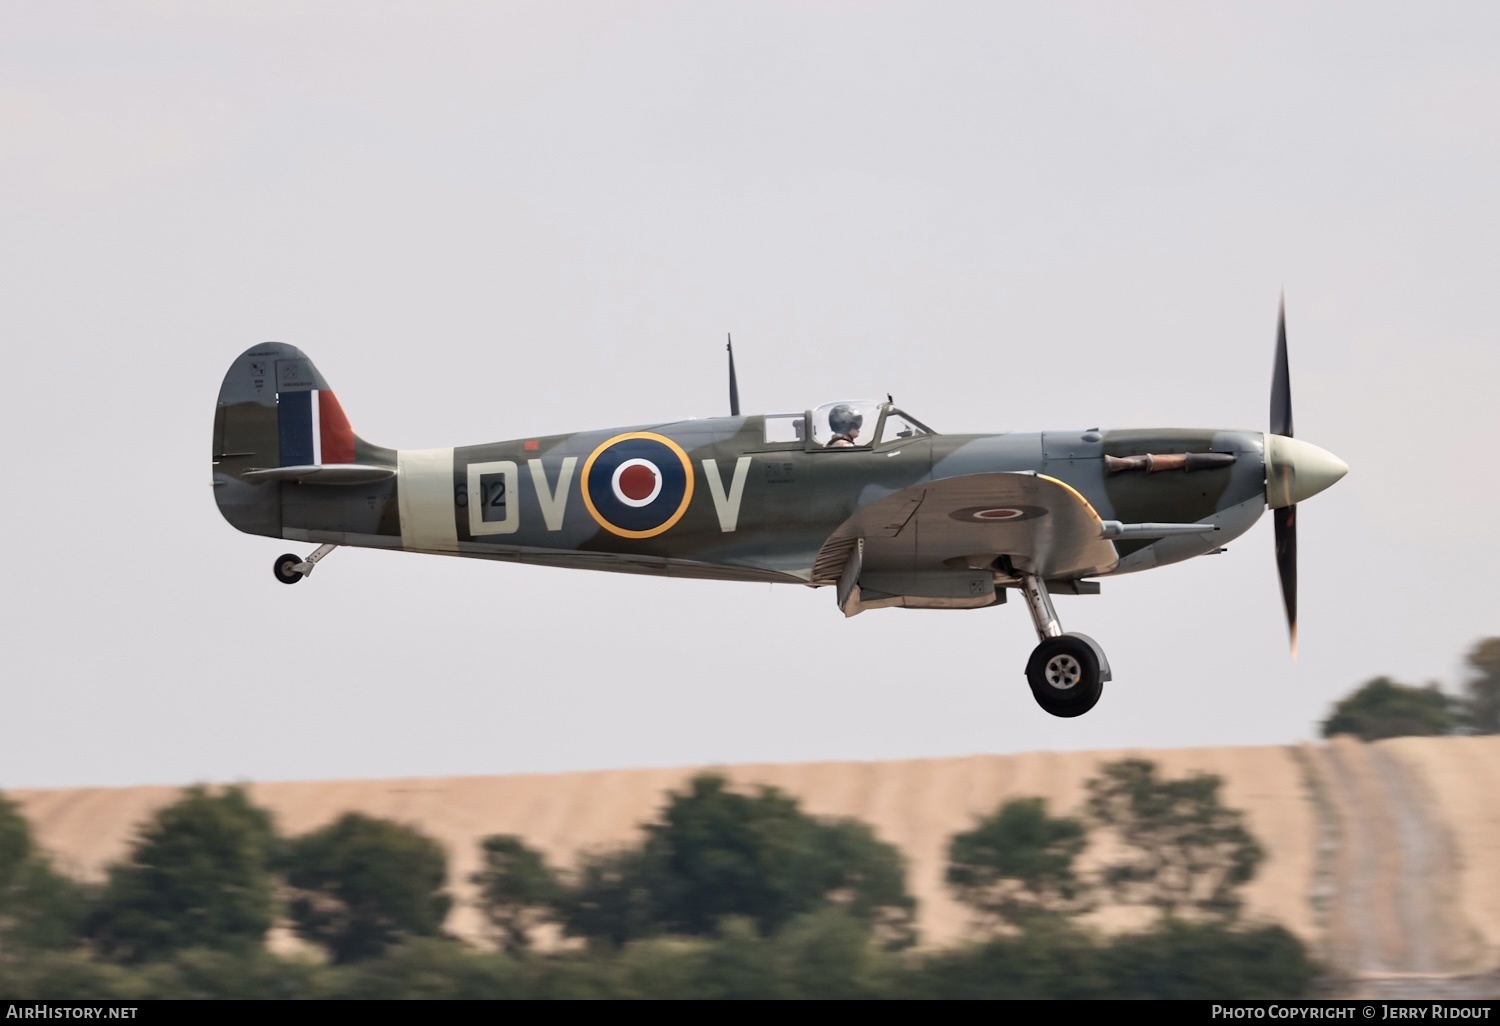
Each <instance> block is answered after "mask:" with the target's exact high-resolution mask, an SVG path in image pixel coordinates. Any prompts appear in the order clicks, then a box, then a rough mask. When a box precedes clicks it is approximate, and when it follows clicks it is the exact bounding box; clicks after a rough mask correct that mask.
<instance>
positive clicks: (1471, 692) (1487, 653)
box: [1463, 638, 1500, 734]
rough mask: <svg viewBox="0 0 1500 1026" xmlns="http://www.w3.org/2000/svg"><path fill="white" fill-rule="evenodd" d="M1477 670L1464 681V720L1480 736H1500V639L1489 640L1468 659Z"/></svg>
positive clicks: (1481, 644) (1479, 644)
mask: <svg viewBox="0 0 1500 1026" xmlns="http://www.w3.org/2000/svg"><path fill="white" fill-rule="evenodd" d="M1466 661H1467V662H1468V664H1469V667H1470V668H1471V669H1472V671H1473V676H1471V677H1470V678H1469V679H1468V680H1467V681H1466V682H1464V692H1465V694H1464V698H1463V710H1464V720H1465V722H1466V724H1467V725H1468V727H1469V728H1470V729H1471V730H1474V731H1477V732H1478V733H1480V734H1500V638H1485V639H1484V640H1483V641H1481V642H1479V643H1478V644H1477V645H1475V646H1474V650H1473V651H1471V652H1470V653H1469V656H1468V659H1467V660H1466Z"/></svg>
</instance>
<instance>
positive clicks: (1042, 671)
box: [1026, 634, 1104, 717]
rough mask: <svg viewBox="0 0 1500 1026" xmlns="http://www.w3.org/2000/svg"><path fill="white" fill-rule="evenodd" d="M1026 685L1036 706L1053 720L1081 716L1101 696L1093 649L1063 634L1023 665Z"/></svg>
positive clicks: (1099, 678) (1101, 680) (1097, 664)
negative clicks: (1049, 714) (1024, 666)
mask: <svg viewBox="0 0 1500 1026" xmlns="http://www.w3.org/2000/svg"><path fill="white" fill-rule="evenodd" d="M1026 681H1027V683H1029V684H1030V685H1031V695H1032V697H1033V698H1035V699H1036V704H1037V705H1039V706H1041V707H1042V709H1043V710H1045V711H1046V712H1048V713H1051V714H1052V715H1053V716H1063V717H1072V716H1082V715H1083V714H1084V713H1086V712H1088V711H1089V710H1090V709H1092V708H1093V707H1094V706H1095V705H1097V704H1098V702H1099V696H1100V695H1101V694H1103V693H1104V679H1103V674H1102V673H1101V672H1100V669H1099V657H1098V656H1096V655H1095V654H1094V648H1093V646H1092V645H1090V644H1089V643H1088V642H1086V641H1083V640H1081V639H1079V638H1075V637H1070V636H1069V635H1066V634H1064V635H1062V636H1061V637H1056V638H1048V639H1047V640H1046V641H1044V642H1042V643H1041V644H1040V645H1038V646H1037V647H1036V649H1035V650H1034V651H1033V652H1032V653H1031V659H1030V661H1029V662H1027V664H1026Z"/></svg>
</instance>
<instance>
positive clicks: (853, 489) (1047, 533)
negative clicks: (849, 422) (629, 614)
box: [213, 343, 1267, 615]
mask: <svg viewBox="0 0 1500 1026" xmlns="http://www.w3.org/2000/svg"><path fill="white" fill-rule="evenodd" d="M306 392H317V393H318V394H319V396H322V397H323V398H322V399H321V402H322V403H323V405H322V407H320V408H321V409H322V410H323V411H324V412H323V418H324V419H323V423H324V425H325V427H324V429H323V430H324V431H325V432H327V431H329V430H335V431H337V430H345V431H346V433H347V437H351V438H352V456H350V454H348V453H345V459H344V460H343V461H342V462H343V463H346V464H349V465H350V466H349V467H346V468H345V469H344V470H343V471H338V470H337V468H334V471H335V473H342V474H343V475H344V478H343V480H340V481H339V483H321V482H320V481H319V480H318V477H319V474H318V473H317V472H316V468H314V467H308V468H305V469H306V471H307V473H306V475H305V476H301V471H287V470H286V469H285V468H286V462H285V460H284V458H283V457H284V454H285V452H286V446H287V441H286V439H285V438H284V437H283V436H284V435H285V433H286V430H287V429H286V428H285V424H284V422H283V420H282V419H280V418H279V416H278V397H280V401H281V402H282V403H286V404H289V405H288V407H287V408H288V409H290V408H291V406H290V404H291V403H292V402H293V400H295V401H296V402H299V403H304V404H305V402H306V397H304V396H300V395H299V393H306ZM314 398H315V399H317V398H318V397H316V396H315V397H314ZM890 410H891V408H890V407H889V406H885V407H884V408H883V409H882V411H881V414H882V416H883V415H884V414H885V413H886V412H887V411H890ZM341 417H342V415H341V413H339V412H338V408H337V402H336V400H331V397H330V396H329V387H328V384H327V382H326V381H325V380H324V379H323V377H322V376H321V374H319V373H318V371H317V368H316V367H314V366H313V364H312V362H311V360H309V359H308V358H307V357H306V356H305V355H304V354H303V353H302V352H301V351H300V350H298V349H296V348H294V347H292V346H288V345H283V344H280V343H267V344H264V345H259V346H255V347H253V348H251V349H249V350H247V351H246V352H245V353H243V354H242V355H241V356H240V357H239V358H238V359H236V360H235V361H234V363H233V365H232V366H231V367H230V369H229V372H228V374H227V375H226V376H225V378H224V384H223V387H222V389H221V390H220V393H219V401H218V408H217V411H216V415H215V420H214V453H213V461H214V468H213V477H214V481H213V483H214V494H215V498H216V500H217V502H218V506H219V509H220V511H221V512H222V513H223V515H224V517H225V519H227V520H228V521H229V522H230V523H231V524H232V525H234V526H235V527H236V528H238V529H239V530H241V531H245V532H247V533H250V534H259V535H265V536H267V537H273V538H289V539H294V540H297V541H301V542H313V543H330V544H337V545H350V546H365V547H374V548H388V549H406V550H408V551H414V552H430V553H440V554H447V555H457V556H470V557H478V558H483V559H500V560H512V561H517V562H527V563H538V564H545V565H550V566H561V567H578V568H583V569H591V570H611V571H622V572H628V573H647V574H660V575H665V576H671V577H693V578H707V579H715V580H730V581H767V582H781V583H789V584H803V585H811V586H829V585H834V584H836V583H837V582H838V580H839V577H840V574H841V573H842V572H843V571H844V570H845V568H846V566H848V564H849V559H850V553H851V551H852V550H853V546H854V544H855V535H859V536H860V537H865V538H869V539H870V547H869V548H868V549H865V550H863V551H864V558H863V563H862V566H859V567H857V568H856V569H858V571H859V582H858V583H859V584H860V586H861V587H862V589H863V591H864V594H865V602H864V606H863V608H873V607H875V606H878V605H882V604H884V605H903V606H915V607H943V608H974V607H977V606H984V605H991V604H994V603H996V602H1000V601H1004V599H1005V588H1007V587H1014V586H1016V584H1017V582H1018V580H1019V574H1020V573H1021V571H1023V570H1024V571H1026V572H1031V573H1036V574H1039V575H1042V576H1045V577H1046V578H1047V580H1048V586H1049V587H1051V588H1053V589H1054V590H1062V591H1074V592H1079V591H1088V590H1091V589H1089V588H1088V586H1087V585H1083V586H1080V585H1078V584H1077V583H1076V582H1078V581H1079V580H1080V579H1082V578H1085V577H1101V576H1108V575H1111V574H1119V573H1129V572H1133V571H1138V570H1145V569H1149V568H1151V567H1154V566H1161V565H1164V564H1167V563H1174V562H1178V561H1180V560H1184V559H1188V558H1191V557H1193V556H1198V555H1203V554H1205V553H1209V552H1213V551H1215V550H1217V549H1219V548H1220V547H1222V546H1223V545H1224V544H1225V543H1226V542H1228V541H1229V540H1231V539H1233V538H1235V537H1238V536H1239V535H1241V534H1243V533H1244V532H1245V531H1247V530H1249V528H1250V527H1251V526H1252V525H1253V524H1254V523H1255V521H1256V520H1257V519H1258V518H1259V517H1260V514H1261V513H1262V511H1263V510H1264V509H1265V508H1266V506H1267V501H1266V483H1267V470H1266V462H1265V452H1266V435H1265V434H1263V433H1262V432H1260V431H1236V430H1216V429H1204V430H1179V429H1164V430H1129V431H1098V430H1086V431H1080V430H1072V431H1044V432H1008V433H1003V434H994V435H944V434H938V433H935V432H933V433H929V434H924V435H918V436H916V437H907V438H896V439H893V440H891V441H887V442H877V443H876V444H874V445H870V446H866V447H861V448H842V449H821V448H817V447H815V444H814V443H813V442H811V441H808V442H803V441H789V442H779V443H768V442H766V440H765V437H766V434H765V427H766V418H765V417H763V416H738V417H714V418H707V419H702V420H684V421H673V422H668V423H657V424H650V425H644V426H639V427H631V428H607V429H601V430H596V431H584V432H579V433H576V434H568V435H554V436H544V437H534V438H524V437H523V438H517V439H513V440H509V441H501V442H490V443H486V444H481V445H468V446H459V447H455V448H453V449H437V450H420V451H413V450H402V451H398V450H393V449H386V448H382V447H380V446H377V445H372V444H370V443H369V442H366V441H364V440H363V439H361V438H359V437H358V436H357V435H355V434H353V432H352V430H350V429H348V428H347V423H344V424H343V425H342V427H340V425H339V424H338V423H337V422H338V421H340V420H341ZM329 423H333V428H329V427H327V425H328V424H329ZM314 430H317V429H316V427H315V428H314ZM632 435H636V436H640V435H644V436H646V437H637V438H633V439H632V438H630V437H628V436H632ZM619 436H627V437H626V439H625V440H624V441H623V442H616V443H615V445H616V446H632V445H633V446H645V447H646V449H645V450H641V451H649V452H654V453H656V454H657V455H656V457H652V458H654V459H656V462H657V463H662V462H663V460H665V462H666V463H668V464H670V463H671V462H672V457H673V456H674V455H677V454H678V453H680V462H682V463H685V464H686V466H685V468H682V469H681V470H680V474H681V477H682V479H683V480H682V481H681V482H678V483H677V484H670V483H669V491H670V490H671V488H676V487H678V485H679V484H680V485H681V486H682V487H681V491H682V493H683V496H682V498H681V500H680V501H679V502H677V505H679V506H680V507H681V508H680V509H678V510H676V513H677V515H676V516H675V518H673V519H672V522H671V523H670V525H669V526H666V527H664V528H659V529H658V528H657V527H652V528H648V529H646V530H634V531H631V530H621V529H619V527H618V525H616V526H615V527H614V528H613V529H612V528H611V524H612V523H613V521H611V520H610V519H609V518H610V516H611V515H612V514H610V513H609V512H608V511H605V512H603V513H601V511H600V509H598V508H595V507H596V506H598V505H599V504H602V503H604V502H605V501H606V499H607V498H608V497H607V496H606V495H605V493H604V492H603V491H602V490H601V489H603V487H604V485H603V484H602V483H601V482H602V481H603V478H604V476H605V475H604V473H603V472H602V471H601V472H600V473H599V474H596V475H595V483H594V486H593V488H592V493H593V495H594V496H595V497H596V498H598V499H599V503H593V502H591V500H590V499H589V495H590V491H591V489H590V486H589V485H588V483H587V481H586V480H585V471H586V470H587V469H588V467H589V464H590V460H591V457H592V458H595V459H599V460H603V461H605V462H608V460H610V459H612V458H613V457H612V456H611V454H612V453H615V454H616V455H628V453H629V452H631V451H636V450H634V449H626V448H621V449H619V450H618V452H616V450H615V449H613V448H610V447H608V446H607V445H606V443H609V442H610V441H611V440H612V439H616V438H618V437H619ZM326 437H332V436H329V435H326V434H325V438H326ZM869 437H870V438H874V439H879V438H880V425H879V424H875V425H871V431H870V435H869ZM331 444H332V443H328V442H325V445H331ZM652 447H655V448H652ZM674 448H675V450H677V452H676V453H674V451H673V450H674ZM601 450H603V452H602V454H601ZM1175 453H1217V454H1232V455H1233V457H1234V459H1233V461H1232V462H1228V463H1226V464H1225V465H1220V466H1215V467H1212V468H1210V469H1200V470H1197V471H1196V472H1192V473H1188V472H1184V471H1183V470H1175V471H1168V472H1164V473H1143V472H1128V473H1108V472H1106V469H1105V462H1104V458H1105V457H1106V456H1113V457H1131V456H1141V455H1145V454H1154V455H1157V456H1160V455H1162V454H1175ZM658 457H660V458H658ZM1222 458H1223V457H1221V459H1222ZM615 462H619V460H618V459H617V460H615ZM601 465H602V464H601ZM278 468H280V469H278ZM359 468H364V469H359ZM626 469H627V470H628V468H626ZM669 469H672V470H673V472H674V473H676V472H678V470H677V468H676V467H672V468H669ZM267 471H270V472H271V474H270V475H269V476H268V475H267V473H266V472H267ZM624 472H625V471H624V470H621V471H618V473H617V475H616V479H617V480H618V479H619V478H618V474H619V473H624ZM278 473H279V474H281V475H282V476H280V477H277V476H275V475H276V474H278ZM1049 479H1050V480H1049ZM659 487H660V486H659ZM1070 493H1071V495H1070ZM675 495H676V493H675V492H673V494H672V495H669V496H668V498H669V499H673V501H676V500H675V499H674V496H675ZM962 496H967V497H968V498H969V499H973V498H975V497H976V496H977V497H978V498H979V502H978V503H977V504H975V505H973V506H969V507H962V508H956V507H954V506H953V504H954V503H956V502H959V501H961V497H962ZM1028 496H1029V497H1030V498H1031V500H1032V501H1031V503H1030V504H1029V505H1028V504H1027V503H1025V502H1020V501H1018V499H1024V498H1026V497H1028ZM987 499H988V500H989V501H990V503H991V504H992V505H993V504H996V503H1008V505H1007V506H1006V509H1005V510H1003V511H1001V512H1003V513H1004V515H1006V516H1011V515H1014V516H1015V517H1016V518H1018V519H1017V520H1016V522H1010V523H1004V524H998V523H990V522H985V521H979V520H975V519H973V517H970V516H968V515H967V514H965V513H964V510H965V509H976V510H979V511H980V512H984V510H983V509H982V507H983V506H984V504H985V500H987ZM877 504H880V505H877ZM1012 507H1014V508H1012ZM1023 507H1024V509H1025V510H1030V512H1029V513H1025V514H1024V515H1023V514H1022V512H1019V511H1020V510H1022V508H1023ZM861 511H865V513H866V516H865V521H869V520H870V518H871V517H873V518H875V520H880V521H881V522H878V523H876V522H873V521H871V522H865V521H861V520H860V517H859V514H861ZM888 511H898V513H897V519H896V520H892V519H889V517H888V516H887V513H888ZM900 511H904V512H900ZM918 511H920V515H918ZM619 512H620V514H621V516H622V517H623V516H626V515H631V516H633V515H635V514H633V513H631V512H630V511H629V510H628V509H623V508H621V509H620V510H619ZM988 512H992V513H994V512H995V511H993V510H990V511H988ZM997 515H999V514H997ZM902 518H904V519H902ZM1070 518H1071V519H1070ZM617 519H618V518H617ZM658 519H659V517H658ZM898 520H899V522H897V521H898ZM1101 520H1102V521H1120V522H1123V523H1126V524H1138V523H1150V522H1159V523H1168V524H1193V523H1203V524H1210V523H1211V524H1216V525H1217V526H1218V528H1219V530H1218V531H1217V532H1215V533H1212V534H1208V533H1204V534H1193V535H1186V536H1184V535H1175V536H1172V537H1164V538H1160V539H1154V540H1153V539H1151V538H1122V539H1119V540H1116V541H1113V542H1110V541H1100V540H1099V537H1098V528H1099V522H1100V521H1101ZM1066 524H1073V525H1075V526H1072V527H1066V526H1065V525H1066ZM1079 524H1082V525H1086V527H1087V532H1091V537H1089V538H1082V537H1081V536H1080V531H1083V530H1084V528H1081V527H1078V526H1077V525H1079ZM841 529H843V530H842V534H841ZM1075 542H1076V543H1077V544H1078V545H1087V546H1091V548H1089V552H1090V555H1089V556H1088V557H1087V558H1085V557H1083V556H1079V557H1078V559H1082V560H1083V563H1079V562H1078V559H1074V560H1073V561H1071V562H1070V561H1069V560H1068V559H1066V558H1061V557H1058V558H1055V559H1051V560H1050V562H1049V558H1047V554H1048V553H1054V554H1055V553H1056V552H1059V551H1061V549H1059V548H1058V547H1059V546H1063V547H1066V544H1068V543H1075ZM1100 546H1103V547H1104V548H1103V549H1102V550H1101V548H1100ZM1101 551H1102V552H1104V553H1105V554H1106V555H1107V557H1108V558H1101V557H1100V553H1101ZM1027 553H1030V555H1027ZM1038 553H1040V555H1038ZM820 555H821V558H820ZM1018 560H1019V562H1018ZM854 611H857V609H856V610H854ZM851 615H852V613H851Z"/></svg>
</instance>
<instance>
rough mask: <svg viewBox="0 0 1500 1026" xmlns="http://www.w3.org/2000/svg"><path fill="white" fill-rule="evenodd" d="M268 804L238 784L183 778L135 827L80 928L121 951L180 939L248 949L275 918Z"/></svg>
mask: <svg viewBox="0 0 1500 1026" xmlns="http://www.w3.org/2000/svg"><path fill="white" fill-rule="evenodd" d="M277 843H278V842H277V837H276V830H275V827H274V825H273V823H272V821H271V815H270V813H268V812H266V811H265V810H264V809H260V808H257V807H256V806H255V805H253V804H251V802H250V798H249V796H248V795H246V793H245V791H244V790H243V789H242V788H239V787H230V788H226V789H225V790H223V791H222V792H219V793H217V794H216V793H214V792H212V791H210V790H209V789H208V788H205V787H192V788H188V789H187V790H186V791H185V792H183V795H182V797H181V798H179V799H178V800H177V801H176V802H175V803H173V804H171V805H168V806H166V807H165V808H163V809H162V810H161V811H159V812H158V813H157V814H156V815H155V816H154V817H152V819H151V820H150V821H149V822H148V823H147V824H146V825H145V826H144V827H143V828H142V829H141V831H140V833H139V834H138V836H137V838H136V840H135V843H134V845H133V847H132V848H131V851H130V855H129V856H128V858H127V859H126V861H125V862H124V863H121V864H118V865H115V866H112V867H111V868H110V870H109V879H108V882H107V884H106V885H105V888H104V893H103V895H102V897H101V899H100V904H99V907H98V909H97V910H96V913H95V915H94V916H93V919H92V922H91V924H90V933H91V935H92V937H93V939H94V940H95V942H96V943H97V944H98V946H99V949H100V951H101V952H102V953H104V954H106V955H109V956H113V957H115V958H120V959H123V960H126V961H145V960H148V959H155V958H160V957H162V956H165V955H167V954H170V953H171V952H174V951H179V950H182V949H185V948H194V947H200V948H210V949H216V950H221V951H233V952H244V953H247V952H250V951H253V950H255V949H258V948H259V947H261V945H262V944H264V942H265V936H266V931H267V930H269V929H270V927H271V924H272V922H273V920H274V919H275V912H276V904H275V889H274V882H273V880H272V877H271V866H272V862H273V859H274V856H275V851H276V847H277Z"/></svg>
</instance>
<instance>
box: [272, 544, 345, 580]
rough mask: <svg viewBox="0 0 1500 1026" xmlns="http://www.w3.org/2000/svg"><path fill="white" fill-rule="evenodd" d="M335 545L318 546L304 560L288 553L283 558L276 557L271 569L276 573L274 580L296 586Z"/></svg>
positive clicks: (309, 574)
mask: <svg viewBox="0 0 1500 1026" xmlns="http://www.w3.org/2000/svg"><path fill="white" fill-rule="evenodd" d="M336 548H338V546H337V545H319V546H318V548H317V550H316V551H315V552H314V553H313V554H312V555H311V556H308V557H307V558H306V559H298V558H297V557H296V556H294V555H292V554H291V553H290V552H289V553H287V554H286V555H284V556H277V557H276V565H275V566H274V567H272V569H273V570H274V571H275V572H276V579H277V580H278V581H280V582H281V583H282V584H296V583H297V582H298V581H300V580H302V578H304V577H310V576H311V575H312V572H313V568H314V567H316V566H317V565H318V560H320V559H322V558H323V557H324V556H326V555H328V554H329V553H330V552H332V551H333V550H334V549H336Z"/></svg>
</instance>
